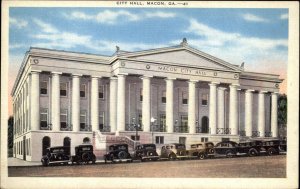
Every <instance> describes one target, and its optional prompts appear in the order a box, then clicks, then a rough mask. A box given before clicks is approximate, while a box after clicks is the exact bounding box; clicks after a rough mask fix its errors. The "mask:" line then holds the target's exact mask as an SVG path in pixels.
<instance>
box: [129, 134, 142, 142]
mask: <svg viewBox="0 0 300 189" xmlns="http://www.w3.org/2000/svg"><path fill="white" fill-rule="evenodd" d="M130 138H131V140H134V141H139V140H140V136H139V135H138V136H135V135H131V137H130Z"/></svg>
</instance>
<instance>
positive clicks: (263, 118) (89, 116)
mask: <svg viewBox="0 0 300 189" xmlns="http://www.w3.org/2000/svg"><path fill="white" fill-rule="evenodd" d="M281 82H282V80H281V79H279V76H278V75H274V74H269V73H267V74H266V73H254V72H247V71H245V70H244V67H243V64H242V65H241V66H239V65H233V64H230V63H228V62H225V61H223V60H220V59H218V58H216V57H213V56H211V55H208V54H206V53H203V52H201V51H199V50H197V49H194V48H192V47H190V46H189V45H188V43H187V41H186V40H185V39H184V40H183V41H182V43H181V44H180V45H178V46H172V47H166V48H158V49H151V50H144V51H137V52H126V51H121V50H120V49H119V47H117V50H116V53H115V54H114V55H113V56H102V55H95V54H85V53H75V52H67V51H58V50H50V49H41V48H30V50H29V51H28V52H27V53H26V55H25V58H24V60H23V63H22V66H21V68H20V71H19V74H18V76H17V79H16V82H15V85H14V87H13V90H12V96H13V113H14V156H15V157H17V158H21V159H25V160H28V161H39V160H40V158H41V156H42V154H43V153H45V152H44V151H45V149H46V148H47V147H49V146H63V145H64V146H70V149H71V152H73V151H74V147H75V146H76V145H79V144H82V143H83V142H91V143H92V144H94V145H95V149H97V148H105V145H104V147H103V144H105V143H106V142H107V141H108V140H110V142H111V140H113V138H114V137H115V138H117V139H122V138H123V139H124V140H123V142H130V141H131V140H139V141H140V142H142V143H146V142H147V143H148V142H150V143H156V144H157V146H160V145H161V144H166V143H171V142H177V143H178V142H179V143H186V144H190V143H194V142H200V141H212V142H219V141H222V140H233V141H239V140H241V139H245V138H248V139H249V138H250V139H251V138H253V137H259V138H266V137H277V136H278V131H277V95H278V91H279V84H280V83H281ZM136 128H138V129H137V130H138V133H136ZM108 136H109V138H108ZM116 142H120V141H116Z"/></svg>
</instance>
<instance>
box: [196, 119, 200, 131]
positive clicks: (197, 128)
mask: <svg viewBox="0 0 300 189" xmlns="http://www.w3.org/2000/svg"><path fill="white" fill-rule="evenodd" d="M198 123H199V122H198V120H196V133H198V132H197V130H198V131H199V130H200V129H199V126H198Z"/></svg>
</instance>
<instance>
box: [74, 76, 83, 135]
mask: <svg viewBox="0 0 300 189" xmlns="http://www.w3.org/2000/svg"><path fill="white" fill-rule="evenodd" d="M80 76H82V75H79V74H73V75H72V124H73V131H75V132H77V131H80Z"/></svg>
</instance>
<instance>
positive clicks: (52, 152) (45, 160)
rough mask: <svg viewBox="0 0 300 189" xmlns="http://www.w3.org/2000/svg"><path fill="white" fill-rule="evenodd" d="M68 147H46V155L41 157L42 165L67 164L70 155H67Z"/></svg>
mask: <svg viewBox="0 0 300 189" xmlns="http://www.w3.org/2000/svg"><path fill="white" fill-rule="evenodd" d="M68 152H69V147H64V146H54V147H49V148H47V149H46V155H44V156H43V157H42V159H41V162H42V164H43V165H44V166H48V165H50V164H66V165H67V164H68V162H69V161H70V156H69V155H68Z"/></svg>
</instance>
